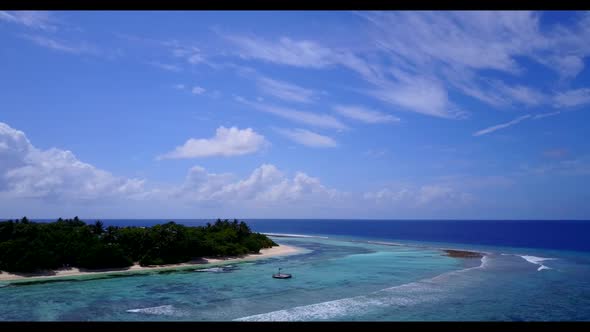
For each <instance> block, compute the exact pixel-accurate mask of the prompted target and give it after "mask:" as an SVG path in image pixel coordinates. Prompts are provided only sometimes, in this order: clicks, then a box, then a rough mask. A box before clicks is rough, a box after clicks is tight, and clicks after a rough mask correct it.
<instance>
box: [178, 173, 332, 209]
mask: <svg viewBox="0 0 590 332" xmlns="http://www.w3.org/2000/svg"><path fill="white" fill-rule="evenodd" d="M174 195H175V196H176V197H182V198H184V199H188V201H189V202H219V203H224V204H228V203H235V202H253V203H257V204H262V205H267V204H274V205H285V204H290V203H291V202H293V201H311V202H314V201H315V202H325V201H327V200H333V199H337V198H340V197H342V195H343V193H341V192H339V191H337V190H335V189H330V188H327V187H325V186H324V185H322V184H321V182H320V181H319V179H317V178H314V177H310V176H309V175H307V174H305V173H302V172H297V173H296V174H295V176H294V177H293V178H289V177H288V176H286V175H285V174H284V173H283V172H281V171H280V170H279V169H278V168H277V167H276V166H274V165H271V164H263V165H261V166H260V167H258V168H256V169H255V170H254V171H252V173H251V174H250V175H249V176H248V177H246V178H245V179H242V180H237V181H236V180H234V176H233V175H232V174H214V173H207V171H206V170H205V169H204V168H202V167H199V166H196V167H193V168H192V169H191V170H190V171H189V174H188V175H187V179H186V181H185V183H184V184H183V186H182V187H181V188H179V189H177V190H176V191H174Z"/></svg>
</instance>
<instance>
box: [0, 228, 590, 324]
mask: <svg viewBox="0 0 590 332" xmlns="http://www.w3.org/2000/svg"><path fill="white" fill-rule="evenodd" d="M273 239H274V240H275V241H276V242H278V243H280V244H285V245H292V246H297V247H299V248H301V251H300V252H299V253H297V254H292V255H287V256H276V257H269V258H265V259H259V260H255V261H244V262H240V263H229V264H226V265H224V266H222V268H208V269H207V270H204V271H203V270H201V271H200V272H199V271H197V270H196V269H189V270H183V271H161V272H150V273H148V274H139V275H137V274H124V275H111V276H103V277H101V278H94V277H93V278H88V277H76V278H68V279H62V280H60V281H57V280H53V281H51V282H33V283H25V284H18V283H14V284H9V283H6V282H5V283H4V284H3V285H0V286H4V287H2V288H0V320H4V321H232V320H239V321H312V320H327V321H425V320H426V321H445V320H452V321H456V320H465V321H472V320H484V321H490V320H491V321H519V320H533V321H553V320H590V278H589V276H590V255H589V254H588V253H584V252H573V251H560V250H544V249H532V248H530V249H529V248H510V247H494V246H487V247H486V246H473V245H471V246H466V245H457V244H455V245H453V244H444V243H420V244H419V245H416V243H405V244H404V245H401V246H394V245H385V244H375V243H370V241H369V240H372V239H369V238H360V237H356V238H354V237H345V236H336V237H334V238H309V237H308V238H291V237H273ZM350 240H354V241H350ZM373 240H374V239H373ZM380 241H382V240H380ZM396 242H399V241H396ZM440 247H444V248H459V249H473V250H479V251H484V252H485V253H486V256H485V257H484V258H483V259H479V258H471V259H463V258H452V257H448V256H445V255H444V252H442V251H441V250H439V249H437V248H440ZM279 267H281V268H283V271H284V272H287V273H291V274H293V278H292V279H287V280H279V279H273V278H272V277H271V275H272V274H273V273H275V272H276V271H277V269H278V268H279ZM205 268H207V266H204V267H203V269H205Z"/></svg>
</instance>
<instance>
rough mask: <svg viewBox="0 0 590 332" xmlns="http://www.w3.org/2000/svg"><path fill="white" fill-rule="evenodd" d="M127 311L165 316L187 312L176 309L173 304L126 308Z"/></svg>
mask: <svg viewBox="0 0 590 332" xmlns="http://www.w3.org/2000/svg"><path fill="white" fill-rule="evenodd" d="M126 312H131V313H140V314H147V315H164V316H183V315H184V314H185V313H184V312H183V311H181V310H177V309H175V308H174V306H172V305H171V304H168V305H161V306H157V307H149V308H140V309H129V310H126Z"/></svg>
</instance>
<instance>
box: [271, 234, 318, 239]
mask: <svg viewBox="0 0 590 332" xmlns="http://www.w3.org/2000/svg"><path fill="white" fill-rule="evenodd" d="M262 234H264V235H268V236H277V237H301V238H315V239H327V238H328V237H327V236H316V235H303V234H286V233H262Z"/></svg>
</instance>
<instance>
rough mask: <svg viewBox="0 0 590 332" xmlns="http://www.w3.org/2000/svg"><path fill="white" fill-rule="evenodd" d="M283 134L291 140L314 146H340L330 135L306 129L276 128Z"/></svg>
mask: <svg viewBox="0 0 590 332" xmlns="http://www.w3.org/2000/svg"><path fill="white" fill-rule="evenodd" d="M275 130H276V131H277V132H279V133H280V134H281V135H283V136H285V137H287V138H289V139H290V140H292V141H294V142H296V143H299V144H302V145H305V146H309V147H313V148H333V147H336V146H338V143H336V141H335V140H334V139H333V138H331V137H328V136H323V135H320V134H318V133H314V132H313V131H309V130H306V129H300V128H297V129H275Z"/></svg>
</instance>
